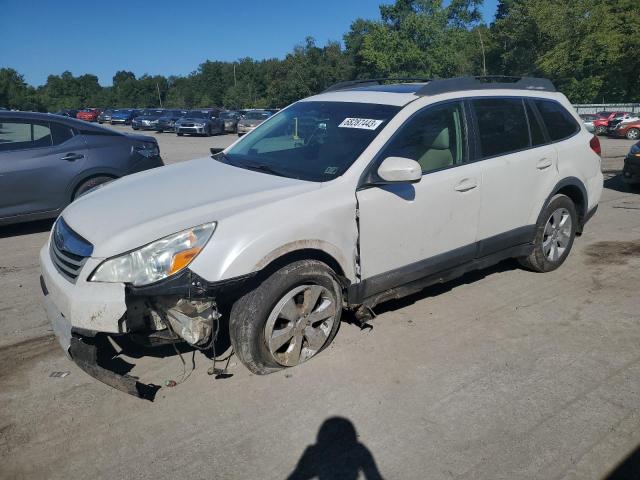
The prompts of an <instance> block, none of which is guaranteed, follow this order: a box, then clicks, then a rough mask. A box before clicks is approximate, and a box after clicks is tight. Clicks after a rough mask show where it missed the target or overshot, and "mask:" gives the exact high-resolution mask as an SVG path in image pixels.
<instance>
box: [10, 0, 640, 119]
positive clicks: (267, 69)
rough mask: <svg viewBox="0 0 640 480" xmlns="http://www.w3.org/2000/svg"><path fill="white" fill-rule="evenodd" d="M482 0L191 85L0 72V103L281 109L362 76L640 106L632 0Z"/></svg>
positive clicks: (411, 5) (193, 79) (405, 6)
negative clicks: (523, 82) (545, 91)
mask: <svg viewBox="0 0 640 480" xmlns="http://www.w3.org/2000/svg"><path fill="white" fill-rule="evenodd" d="M481 4H482V0H450V1H447V2H445V1H443V0H395V2H393V3H390V4H385V5H382V6H381V7H380V18H379V19H378V20H364V19H356V20H354V22H353V23H352V24H351V28H350V29H349V31H348V32H347V33H346V34H345V35H344V47H343V46H342V45H341V44H340V43H338V42H328V43H327V44H326V45H324V46H318V45H317V44H316V42H315V40H314V39H313V38H311V37H309V38H306V39H305V40H304V42H302V43H301V44H299V45H296V46H295V47H294V48H293V50H292V51H291V52H290V53H289V54H287V55H286V56H285V58H283V59H275V58H274V59H266V60H253V59H251V58H242V59H239V60H238V61H236V62H221V61H211V60H207V61H205V62H204V63H202V64H201V65H200V66H199V67H198V69H197V70H196V71H194V72H192V73H191V74H189V75H187V76H181V77H176V76H172V77H168V78H167V77H164V76H161V75H155V76H150V75H143V76H141V77H139V78H136V76H135V75H134V74H133V73H132V72H128V71H124V70H121V71H118V72H116V73H115V75H114V76H113V86H111V87H101V86H100V85H99V84H98V79H97V77H96V76H95V75H91V74H85V75H81V76H79V77H74V76H73V75H72V74H71V73H70V72H63V73H62V74H61V75H50V76H49V77H48V78H47V82H46V84H45V85H43V86H41V87H38V88H37V89H35V88H33V87H31V86H29V85H27V84H26V83H25V81H24V78H23V77H22V76H21V75H20V74H19V73H18V72H16V71H15V70H13V69H10V68H2V69H0V106H3V107H8V108H20V109H26V110H48V111H56V110H58V109H61V108H79V107H85V106H95V107H107V106H116V107H132V106H133V107H158V106H160V103H161V102H162V105H163V106H166V107H186V108H195V107H209V106H213V105H217V106H224V107H227V108H250V107H283V106H286V105H288V104H290V103H292V102H294V101H296V100H298V99H299V98H302V97H306V96H309V95H313V94H315V93H318V92H321V91H322V90H324V89H325V88H327V87H328V86H329V85H331V84H333V83H336V82H339V81H344V80H349V79H355V78H372V77H386V76H390V77H402V76H411V77H427V78H435V77H451V76H458V75H478V74H483V72H485V71H486V73H488V74H493V75H537V76H544V77H547V78H550V79H551V80H552V81H554V83H555V84H556V85H557V86H558V87H559V89H560V90H561V91H563V92H564V93H565V94H566V95H567V96H568V97H569V98H570V100H572V101H573V102H593V101H601V100H603V99H605V100H607V101H640V60H639V58H638V56H637V54H636V52H638V51H640V50H639V48H638V47H640V35H639V33H640V31H639V29H640V6H639V5H638V3H637V2H635V1H632V0H574V1H572V2H566V1H565V0H501V1H500V3H499V5H498V12H497V15H496V19H495V21H494V22H493V23H492V24H491V25H485V24H482V23H481V21H480V20H481V18H480V14H479V6H480V5H481Z"/></svg>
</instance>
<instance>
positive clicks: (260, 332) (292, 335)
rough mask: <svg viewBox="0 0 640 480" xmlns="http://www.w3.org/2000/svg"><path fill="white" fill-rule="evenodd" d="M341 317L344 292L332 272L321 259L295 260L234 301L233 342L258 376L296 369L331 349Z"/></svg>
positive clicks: (250, 368) (231, 326)
mask: <svg viewBox="0 0 640 480" xmlns="http://www.w3.org/2000/svg"><path fill="white" fill-rule="evenodd" d="M341 313H342V289H341V288H340V285H339V284H338V281H337V280H336V277H335V274H334V273H333V271H332V270H331V269H330V268H329V267H328V266H327V265H326V264H324V263H322V262H319V261H315V260H301V261H297V262H294V263H291V264H289V265H287V266H285V267H282V268H281V269H280V270H278V271H276V272H274V273H273V274H271V275H270V276H269V277H268V278H266V279H265V280H264V281H263V282H262V283H260V285H259V286H257V287H256V288H255V289H254V290H251V291H249V292H248V293H246V294H244V295H243V296H242V297H240V298H239V299H238V300H237V301H236V302H235V303H234V305H233V307H232V308H231V315H230V321H229V333H230V337H231V344H232V345H233V348H234V350H235V352H236V354H237V355H238V358H239V359H240V361H241V362H242V363H243V364H244V365H245V366H246V367H247V368H248V369H249V370H251V371H252V372H253V373H256V374H258V375H264V374H267V373H271V372H274V371H277V370H280V369H282V368H286V367H294V366H296V365H298V364H300V363H302V362H305V361H306V360H309V359H310V358H312V357H314V356H315V355H317V354H318V353H320V352H321V351H322V350H324V349H325V348H327V346H329V344H330V343H331V342H332V341H333V338H334V337H335V335H336V333H337V331H338V327H339V326H340V316H341Z"/></svg>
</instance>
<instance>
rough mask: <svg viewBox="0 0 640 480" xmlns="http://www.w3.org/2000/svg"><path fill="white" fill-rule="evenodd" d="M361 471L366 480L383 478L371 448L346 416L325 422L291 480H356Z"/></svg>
mask: <svg viewBox="0 0 640 480" xmlns="http://www.w3.org/2000/svg"><path fill="white" fill-rule="evenodd" d="M360 472H362V474H363V476H364V478H366V479H367V480H376V479H380V480H381V479H382V475H380V472H379V471H378V467H377V466H376V462H375V460H374V459H373V455H371V452H370V451H369V449H368V448H367V447H366V446H364V445H363V444H362V443H360V442H359V441H358V438H357V434H356V429H355V427H354V426H353V423H351V422H350V421H349V420H347V419H346V418H342V417H331V418H329V419H327V420H325V421H324V423H323V424H322V426H321V427H320V430H318V438H317V440H316V443H315V444H314V445H310V446H308V447H307V448H306V449H305V451H304V453H303V454H302V457H301V458H300V460H299V461H298V465H297V466H296V468H295V470H294V471H293V472H292V473H291V474H290V475H289V477H288V479H289V480H307V479H313V478H317V479H319V480H337V479H344V480H355V479H357V478H358V477H359V474H360Z"/></svg>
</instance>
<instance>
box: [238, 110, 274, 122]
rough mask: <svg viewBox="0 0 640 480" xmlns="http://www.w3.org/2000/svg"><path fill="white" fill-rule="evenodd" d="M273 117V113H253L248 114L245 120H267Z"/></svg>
mask: <svg viewBox="0 0 640 480" xmlns="http://www.w3.org/2000/svg"><path fill="white" fill-rule="evenodd" d="M271 115H272V113H271V112H258V111H253V112H247V114H246V115H245V116H244V118H246V119H247V120H266V119H267V118H269V117H270V116H271Z"/></svg>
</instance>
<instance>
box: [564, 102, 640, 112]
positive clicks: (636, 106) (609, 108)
mask: <svg viewBox="0 0 640 480" xmlns="http://www.w3.org/2000/svg"><path fill="white" fill-rule="evenodd" d="M573 107H574V108H575V109H576V111H577V112H578V114H581V113H597V112H629V113H638V112H640V103H584V104H577V105H574V106H573Z"/></svg>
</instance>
